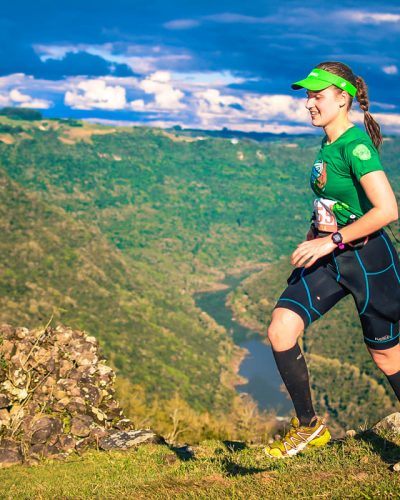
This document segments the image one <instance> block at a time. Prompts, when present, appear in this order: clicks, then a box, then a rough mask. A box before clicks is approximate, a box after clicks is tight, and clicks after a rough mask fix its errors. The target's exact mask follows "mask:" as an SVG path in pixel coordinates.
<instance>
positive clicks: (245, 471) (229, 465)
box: [220, 458, 269, 477]
mask: <svg viewBox="0 0 400 500" xmlns="http://www.w3.org/2000/svg"><path fill="white" fill-rule="evenodd" d="M220 464H221V468H222V469H223V471H224V472H225V474H226V475H227V476H231V477H232V476H248V475H250V474H259V473H260V472H265V471H267V470H269V469H266V468H265V467H263V468H261V467H243V466H242V465H239V464H237V463H235V462H233V461H232V460H231V459H230V458H223V459H222V460H221V461H220Z"/></svg>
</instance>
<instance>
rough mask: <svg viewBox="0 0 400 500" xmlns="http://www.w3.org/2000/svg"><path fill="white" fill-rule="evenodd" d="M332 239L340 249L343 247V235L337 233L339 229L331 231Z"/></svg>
mask: <svg viewBox="0 0 400 500" xmlns="http://www.w3.org/2000/svg"><path fill="white" fill-rule="evenodd" d="M331 238H332V241H333V243H335V245H337V246H338V247H339V248H340V250H343V249H344V243H343V236H342V235H341V234H340V233H339V231H336V233H332V236H331Z"/></svg>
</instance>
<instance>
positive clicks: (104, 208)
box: [0, 117, 400, 412]
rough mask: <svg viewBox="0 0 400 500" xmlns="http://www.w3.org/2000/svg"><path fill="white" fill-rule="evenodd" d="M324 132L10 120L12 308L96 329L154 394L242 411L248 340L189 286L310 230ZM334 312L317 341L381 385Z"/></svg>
mask: <svg viewBox="0 0 400 500" xmlns="http://www.w3.org/2000/svg"><path fill="white" fill-rule="evenodd" d="M318 143H319V138H315V137H299V138H290V139H288V138H281V139H279V140H274V141H270V142H268V141H266V142H262V143H259V142H255V141H253V140H247V139H240V140H239V141H237V140H235V141H233V140H231V139H229V138H213V137H200V136H196V135H195V134H192V135H191V136H185V135H182V134H181V135H180V134H179V131H176V132H167V131H162V130H158V129H149V128H144V127H120V128H112V127H105V126H100V125H90V124H86V123H83V122H78V121H74V120H35V121H26V120H23V119H18V120H13V119H10V118H7V117H0V168H1V198H2V199H1V210H2V217H1V222H0V224H1V225H2V230H3V235H6V237H4V238H2V242H1V250H2V252H1V257H0V265H1V268H2V271H3V272H2V277H1V281H0V286H1V292H2V293H1V302H0V319H1V320H2V321H9V322H12V323H13V324H25V325H27V326H37V324H38V323H39V324H46V323H47V321H48V320H49V319H50V318H51V316H52V315H54V321H62V322H63V323H65V324H68V325H70V326H73V327H77V328H80V329H85V330H86V331H88V332H90V333H91V334H94V335H96V336H97V337H99V339H100V341H101V344H102V346H103V349H104V351H105V353H106V354H107V356H108V357H109V359H110V361H111V363H112V364H113V366H114V367H115V368H116V369H117V371H118V374H119V375H122V376H124V377H125V380H126V381H127V384H128V383H129V384H135V385H137V386H140V388H141V389H143V390H144V391H145V394H146V399H147V400H154V399H156V398H159V397H161V398H166V399H171V398H174V397H175V394H177V395H178V396H180V397H181V398H183V400H184V401H185V402H187V403H189V405H190V406H191V407H192V408H194V409H196V410H198V411H206V410H208V411H213V412H217V411H220V410H221V411H223V412H226V411H230V410H232V405H233V402H232V401H233V391H232V384H233V381H234V374H233V368H234V366H235V365H237V350H236V349H235V347H234V344H233V342H232V339H231V338H230V337H229V334H228V333H227V332H225V331H224V330H223V329H222V328H220V327H218V326H217V325H215V324H214V323H213V322H212V321H211V320H210V319H209V318H207V317H206V316H205V315H204V314H201V312H200V311H199V310H198V309H196V307H195V305H194V301H193V298H192V293H193V292H194V291H196V290H199V289H204V288H206V287H209V286H212V285H213V284H215V282H216V281H218V280H219V279H221V278H222V277H223V276H224V273H226V272H228V271H233V270H238V269H240V268H242V267H244V266H247V265H251V264H252V263H253V264H254V263H260V262H262V263H265V262H270V263H272V262H276V261H277V260H278V259H279V258H280V257H281V256H285V255H288V254H289V253H290V252H291V251H292V249H293V248H294V247H295V245H296V244H297V243H298V241H299V240H300V239H302V238H303V234H304V233H305V231H306V229H307V226H308V222H307V221H308V218H309V215H310V205H311V200H312V196H311V193H310V190H309V187H308V176H309V168H310V165H311V164H312V162H313V159H314V156H315V153H316V148H317V147H318ZM399 150H400V140H399V139H396V138H392V139H391V140H388V141H386V142H385V144H384V150H383V160H384V163H385V165H386V166H387V171H388V174H389V177H390V178H391V180H392V182H393V185H394V186H397V187H398V186H400V178H399V177H400V176H399V168H398V166H399V165H398V163H399V160H398V158H399V153H400V151H399ZM398 194H399V193H398ZM283 261H284V260H282V262H283ZM279 262H281V261H279ZM273 269H275V270H276V274H272V275H270V274H268V272H267V273H266V274H262V275H260V276H262V277H263V280H262V281H261V283H259V284H257V285H254V283H256V281H252V287H251V288H250V289H249V290H247V291H246V297H247V298H246V297H245V298H246V300H247V301H248V303H247V304H246V307H245V311H244V312H243V314H242V316H243V318H247V320H250V319H251V320H252V321H260V319H261V322H262V324H263V326H265V325H266V323H267V321H268V320H267V316H266V315H265V314H267V313H268V307H269V306H271V304H272V302H273V297H274V296H276V293H275V292H273V290H274V287H275V289H276V290H277V289H278V286H279V283H281V282H283V279H284V275H285V273H286V270H285V269H281V268H280V267H279V266H276V265H275V264H274V267H273ZM245 286H246V287H247V286H248V285H247V284H246V285H245ZM255 290H257V293H255ZM240 294H241V291H240V290H238V292H237V293H236V294H235V303H236V304H242V302H243V300H244V298H243V297H244V295H243V297H240ZM257 294H258V295H257ZM235 307H236V306H235ZM349 318H350V315H349ZM326 321H327V323H326V327H325V329H324V328H323V330H324V332H323V335H320V336H318V335H316V336H310V337H306V339H305V342H306V343H308V344H309V350H308V352H310V354H315V355H318V356H322V357H324V359H325V358H326V359H328V360H329V358H339V359H340V360H341V362H343V363H350V364H352V365H357V366H360V368H361V370H362V373H363V374H364V373H365V374H366V375H367V376H368V377H370V379H371V383H374V381H378V382H379V383H382V377H380V378H379V374H378V375H377V374H376V373H375V372H374V370H373V367H371V364H370V362H368V360H367V359H364V358H363V355H361V354H359V349H358V348H356V347H353V349H348V350H344V351H342V352H340V353H339V352H337V350H336V349H337V345H340V342H338V343H337V345H336V343H335V342H333V341H331V338H332V334H331V332H332V325H331V324H330V323H329V322H330V321H333V322H334V321H335V318H334V316H329V317H327V319H326ZM349 321H350V320H349ZM323 324H324V323H322V322H321V323H320V325H323ZM318 328H322V327H320V326H318ZM351 338H354V339H356V338H358V337H357V335H354V337H353V336H352V337H351ZM319 339H321V340H319ZM352 342H353V341H352ZM354 342H357V341H356V340H354ZM352 345H353V344H352ZM356 345H357V344H356V343H354V346H356ZM370 379H368V380H370ZM367 385H368V384H367ZM362 387H363V389H362V391H365V390H367V389H368V388H365V387H366V386H364V385H362ZM368 387H369V386H368ZM316 390H317V389H316ZM324 390H325V389H324V387H322V388H321V389H318V391H319V392H318V394H321V395H324V394H325V393H324ZM359 396H360V397H362V394H360V395H359ZM357 397H358V395H357ZM382 397H383V398H384V401H385V403H384V404H385V405H386V406H384V407H385V408H386V407H389V406H390V401H389V400H388V399H387V398H388V396H387V395H385V394H383V395H382ZM385 398H386V399H385ZM320 399H321V405H322V406H321V408H322V407H323V408H325V407H326V405H327V404H328V403H327V402H326V400H325V399H324V397H322V396H321V398H320Z"/></svg>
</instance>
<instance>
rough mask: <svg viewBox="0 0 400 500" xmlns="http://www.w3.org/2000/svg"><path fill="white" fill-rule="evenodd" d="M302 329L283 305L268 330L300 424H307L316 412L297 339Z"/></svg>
mask: <svg viewBox="0 0 400 500" xmlns="http://www.w3.org/2000/svg"><path fill="white" fill-rule="evenodd" d="M303 330H304V321H303V319H302V318H301V317H300V316H299V315H298V314H297V313H295V312H294V311H291V310H290V309H285V308H282V307H277V308H276V309H274V311H273V313H272V321H271V324H270V327H269V329H268V338H269V340H270V342H271V345H272V352H273V354H274V358H275V361H276V364H277V367H278V370H279V373H280V375H281V377H282V380H283V382H284V384H285V386H286V388H287V390H288V392H289V395H290V397H291V399H292V401H293V405H294V408H295V410H296V415H297V418H298V419H299V421H300V425H303V426H309V425H310V423H311V420H312V419H313V418H314V417H315V411H314V408H313V404H312V400H311V391H310V383H309V377H308V369H307V365H306V362H305V360H304V356H303V354H302V352H301V349H300V346H299V344H298V342H297V339H298V337H299V335H300V334H301V333H302V331H303Z"/></svg>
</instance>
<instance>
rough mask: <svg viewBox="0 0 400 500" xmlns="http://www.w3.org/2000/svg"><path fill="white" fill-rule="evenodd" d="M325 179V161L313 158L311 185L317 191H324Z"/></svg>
mask: <svg viewBox="0 0 400 500" xmlns="http://www.w3.org/2000/svg"><path fill="white" fill-rule="evenodd" d="M326 180H327V173H326V163H325V162H324V161H323V160H321V159H319V158H318V159H317V160H315V163H314V165H313V168H312V171H311V185H312V186H313V188H314V189H315V190H317V191H324V189H325V185H326Z"/></svg>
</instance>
